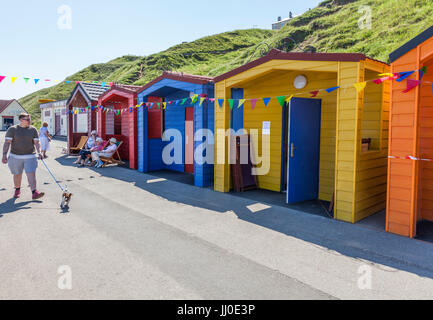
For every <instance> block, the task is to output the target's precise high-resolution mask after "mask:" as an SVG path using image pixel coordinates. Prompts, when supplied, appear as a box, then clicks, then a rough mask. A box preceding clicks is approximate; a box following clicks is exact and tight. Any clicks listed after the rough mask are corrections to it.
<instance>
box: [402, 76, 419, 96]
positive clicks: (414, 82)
mask: <svg viewBox="0 0 433 320" xmlns="http://www.w3.org/2000/svg"><path fill="white" fill-rule="evenodd" d="M420 83H421V82H420V81H419V80H413V79H408V80H407V84H406V90H404V91H403V93H408V92H409V91H411V90H412V89H413V88H415V87H417V86H418V85H419V84H420Z"/></svg>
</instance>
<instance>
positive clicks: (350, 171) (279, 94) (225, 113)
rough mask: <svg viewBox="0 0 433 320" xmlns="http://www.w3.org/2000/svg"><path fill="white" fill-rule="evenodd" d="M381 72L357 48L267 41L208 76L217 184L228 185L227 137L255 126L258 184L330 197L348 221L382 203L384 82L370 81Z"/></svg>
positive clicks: (303, 197) (291, 197) (290, 197)
mask: <svg viewBox="0 0 433 320" xmlns="http://www.w3.org/2000/svg"><path fill="white" fill-rule="evenodd" d="M386 72H389V66H388V65H387V64H386V63H383V62H380V61H376V60H373V59H370V58H368V57H366V56H365V55H363V54H350V53H286V52H282V51H279V50H276V49H274V50H272V51H271V52H270V53H269V54H268V55H266V56H264V57H262V58H260V59H258V60H256V61H253V62H251V63H248V64H246V65H244V66H241V67H239V68H237V69H234V70H232V71H230V72H228V73H225V74H223V75H221V76H218V77H216V78H215V79H214V81H215V98H216V101H215V132H216V133H215V145H216V148H215V153H216V154H215V159H216V160H215V184H214V186H215V190H217V191H220V192H228V191H229V190H231V187H232V174H231V167H230V165H229V163H230V162H229V159H230V158H231V155H230V153H231V152H232V151H231V150H232V148H229V145H230V144H231V142H230V141H233V139H232V136H233V135H242V134H245V133H248V134H250V135H251V134H252V132H253V131H254V130H257V133H258V137H257V141H255V142H254V139H252V146H251V147H252V148H251V150H255V151H254V153H252V152H250V154H254V155H255V156H254V157H253V156H252V157H251V158H252V161H254V163H256V164H257V165H256V167H257V168H260V169H263V173H258V175H257V177H256V178H257V183H258V187H259V188H260V189H267V190H271V191H275V192H286V193H287V196H286V202H287V203H297V202H302V201H307V200H315V199H320V200H325V201H331V202H333V203H334V217H335V218H336V219H338V220H343V221H347V222H351V223H355V222H357V221H359V220H361V219H363V218H365V217H367V216H369V215H372V214H374V213H376V212H378V211H380V210H383V209H385V205H386V174H387V155H388V152H387V148H388V138H387V135H388V112H389V82H390V81H383V82H382V81H378V84H377V83H374V82H369V81H370V80H373V79H377V78H378V74H381V73H386ZM364 82H367V83H364ZM354 84H356V87H355V85H354ZM363 85H365V88H364V86H363ZM323 89H327V91H325V90H323ZM292 95H294V96H293V98H292V99H290V97H291V96H292ZM269 98H270V99H269ZM230 99H231V100H230ZM243 99H246V100H243ZM242 129H243V130H244V131H240V130H242ZM259 155H260V157H261V158H262V159H261V160H262V162H261V163H259V162H260V161H259V160H260V159H259V158H258V156H259ZM266 166H268V168H266Z"/></svg>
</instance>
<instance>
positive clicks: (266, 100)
mask: <svg viewBox="0 0 433 320" xmlns="http://www.w3.org/2000/svg"><path fill="white" fill-rule="evenodd" d="M270 101H271V98H263V103H264V104H265V107H267V106H268V104H269V102H270Z"/></svg>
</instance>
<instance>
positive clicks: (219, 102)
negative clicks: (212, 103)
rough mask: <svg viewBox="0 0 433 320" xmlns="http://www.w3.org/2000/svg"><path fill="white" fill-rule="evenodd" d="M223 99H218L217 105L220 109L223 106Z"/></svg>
mask: <svg viewBox="0 0 433 320" xmlns="http://www.w3.org/2000/svg"><path fill="white" fill-rule="evenodd" d="M223 103H224V99H218V104H219V105H220V108H221V107H222V106H223Z"/></svg>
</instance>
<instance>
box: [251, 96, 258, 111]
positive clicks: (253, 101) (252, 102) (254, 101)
mask: <svg viewBox="0 0 433 320" xmlns="http://www.w3.org/2000/svg"><path fill="white" fill-rule="evenodd" d="M250 103H251V109H253V110H254V108H255V107H256V104H257V99H251V100H250Z"/></svg>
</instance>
